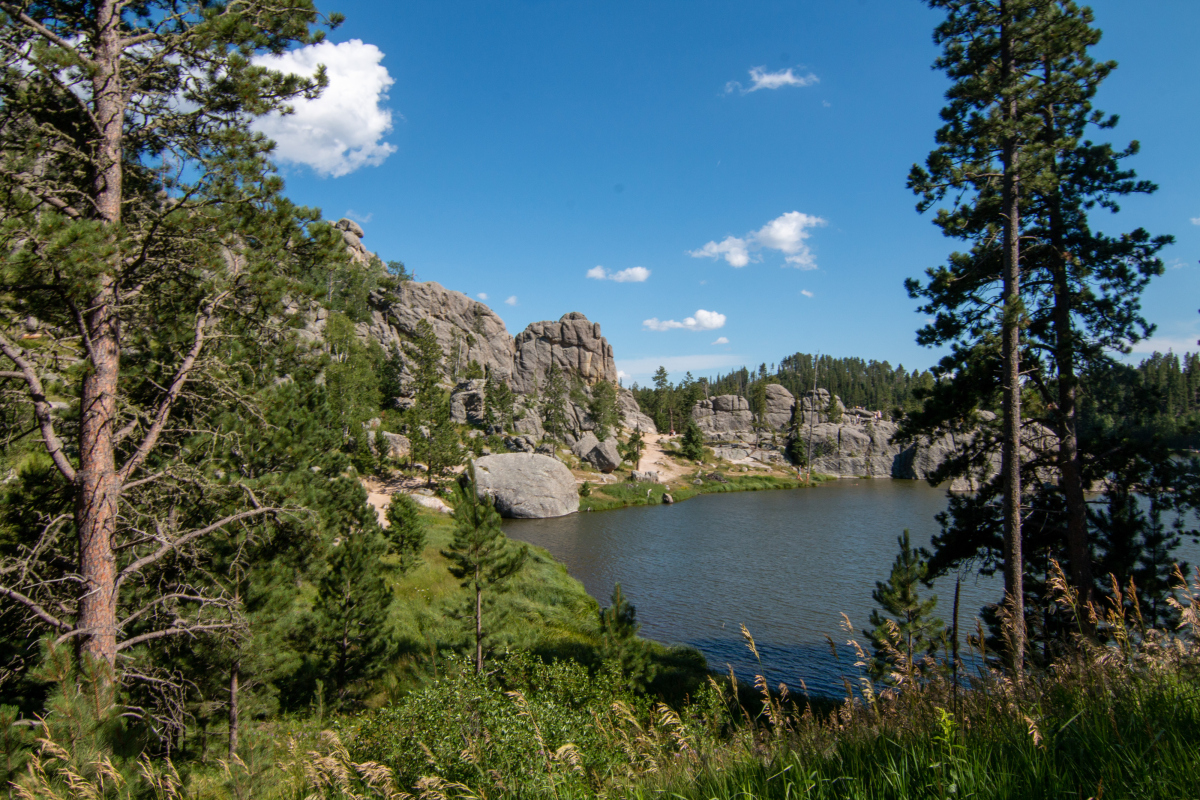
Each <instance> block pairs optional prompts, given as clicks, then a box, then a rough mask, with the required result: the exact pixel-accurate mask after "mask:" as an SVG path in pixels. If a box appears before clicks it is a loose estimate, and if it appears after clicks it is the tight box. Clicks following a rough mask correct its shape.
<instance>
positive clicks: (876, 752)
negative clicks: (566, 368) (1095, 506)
mask: <svg viewBox="0 0 1200 800" xmlns="http://www.w3.org/2000/svg"><path fill="white" fill-rule="evenodd" d="M1176 577H1177V579H1178V586H1177V589H1176V597H1175V599H1173V600H1172V604H1173V605H1174V607H1175V609H1176V611H1177V613H1178V617H1179V620H1180V624H1179V627H1178V629H1176V630H1172V631H1165V630H1156V629H1153V628H1148V627H1147V626H1145V624H1144V622H1143V620H1142V619H1141V616H1140V614H1139V611H1138V603H1137V596H1136V591H1135V590H1134V589H1133V587H1114V589H1115V590H1116V591H1114V592H1113V595H1114V597H1113V599H1112V601H1111V602H1110V603H1109V604H1108V605H1107V606H1106V607H1104V608H1097V607H1094V606H1090V605H1081V604H1080V603H1079V602H1078V599H1077V598H1076V597H1075V595H1074V594H1073V593H1072V592H1071V590H1070V589H1069V588H1068V586H1067V582H1066V579H1065V577H1064V576H1063V575H1062V572H1061V570H1058V571H1057V573H1056V575H1055V577H1054V579H1053V581H1052V585H1053V589H1054V591H1055V592H1056V594H1057V600H1056V613H1061V614H1064V615H1068V618H1069V619H1073V620H1074V621H1075V624H1076V627H1077V630H1078V634H1077V635H1076V636H1075V637H1074V639H1073V640H1072V641H1070V642H1069V643H1067V645H1066V646H1065V647H1064V650H1063V655H1062V656H1061V657H1060V659H1059V660H1058V661H1057V662H1056V663H1055V664H1054V665H1053V667H1051V668H1049V669H1047V670H1045V671H1042V672H1036V673H1024V674H1022V675H1020V676H1019V677H1015V678H1014V677H1013V676H1010V675H1007V674H1005V673H1003V672H1000V671H998V670H994V669H990V668H988V667H987V666H986V664H987V660H986V657H985V654H982V653H981V654H980V655H979V658H977V659H975V660H974V663H976V664H979V665H982V666H979V667H977V668H976V671H975V673H974V674H973V675H970V676H969V677H965V678H962V679H961V680H959V681H958V682H956V681H955V680H953V679H952V677H951V676H952V675H954V671H953V670H952V669H950V667H951V666H952V665H950V664H947V663H946V662H945V660H942V661H940V662H939V661H936V660H934V659H926V660H924V661H923V662H921V663H916V664H914V663H908V662H906V661H905V659H904V656H903V654H902V652H901V651H900V648H899V647H893V650H892V652H890V653H889V657H890V659H891V661H892V662H893V665H894V670H893V671H892V673H891V674H890V675H889V676H888V682H887V684H886V685H885V686H880V685H877V684H873V683H871V682H870V681H869V680H867V679H866V678H865V677H864V676H865V674H866V673H865V667H866V664H867V659H868V655H867V653H866V652H865V651H863V649H862V647H861V646H860V645H859V644H858V642H857V641H856V640H854V639H853V632H854V629H853V628H852V626H850V625H849V623H848V621H847V625H846V629H847V633H848V634H849V635H850V636H851V644H852V645H853V646H854V647H856V648H858V654H859V660H858V664H857V667H858V668H859V670H860V672H859V673H858V674H854V675H848V676H846V678H845V682H846V687H847V688H846V695H845V697H844V698H843V699H842V700H841V701H840V702H836V701H835V702H833V703H830V702H821V701H818V700H816V699H810V698H808V697H807V696H804V693H803V687H801V690H802V691H801V693H800V695H799V696H797V695H794V694H792V693H790V692H789V690H788V688H787V687H784V686H782V685H781V686H779V687H770V686H768V685H767V682H766V680H765V679H764V678H763V677H762V676H757V677H756V679H755V681H754V682H753V687H747V686H739V685H738V682H737V680H736V678H735V677H734V676H732V675H730V676H729V678H728V679H727V680H724V681H719V680H717V679H716V678H715V677H714V678H711V679H710V680H709V682H708V684H707V688H704V689H703V690H701V691H698V692H696V693H694V694H693V695H692V698H691V702H688V703H684V704H681V705H680V706H678V707H677V708H672V707H668V706H667V705H665V704H663V703H661V702H657V701H655V700H653V699H651V698H650V697H647V696H645V695H634V694H631V693H630V692H629V691H628V690H627V688H625V686H624V685H623V683H622V679H621V676H620V674H619V673H617V672H615V671H613V669H612V667H611V666H610V667H609V668H608V669H601V670H600V671H598V672H597V671H588V670H587V669H585V668H584V667H582V666H580V665H578V664H573V663H570V662H565V661H558V662H544V661H542V660H540V659H537V658H532V657H530V656H527V655H518V656H516V657H513V658H511V659H509V660H508V661H506V662H502V663H501V664H498V665H497V670H496V672H494V673H493V674H490V675H475V674H474V673H473V672H472V671H471V670H469V669H456V668H454V666H453V664H452V663H448V664H447V670H446V673H447V674H443V676H442V678H441V679H440V680H438V681H436V682H434V683H432V684H430V685H428V686H426V687H424V688H423V689H420V690H418V691H415V692H411V693H409V694H408V695H406V696H405V697H403V698H401V699H399V700H398V701H397V702H394V703H392V704H390V705H389V706H388V707H385V708H382V709H379V710H377V711H374V712H371V713H370V714H368V715H365V716H362V717H357V718H343V719H341V720H339V721H338V722H337V724H336V725H335V729H336V730H335V731H332V732H325V733H323V734H321V735H320V736H319V737H318V736H316V735H315V732H314V733H310V735H309V736H308V738H307V739H306V740H304V741H303V743H298V742H297V741H289V740H288V739H287V737H284V736H277V737H276V744H277V747H276V749H275V751H274V757H275V760H276V764H275V765H274V766H271V767H269V769H265V768H263V767H262V766H261V759H260V761H259V762H258V763H259V766H253V765H248V764H245V763H243V762H240V761H235V762H234V763H223V764H222V765H221V770H222V771H221V772H217V773H214V772H213V771H212V770H211V769H210V770H209V771H208V772H203V771H199V770H193V771H189V770H185V769H182V768H181V769H180V770H179V771H178V772H176V770H175V768H174V767H173V766H172V765H171V764H170V763H169V762H165V763H160V764H151V763H150V762H149V761H147V760H145V759H144V758H142V759H138V760H137V761H131V762H129V763H127V764H124V765H114V764H113V763H112V762H111V761H109V760H108V756H103V757H101V758H99V759H97V760H96V762H95V763H94V764H91V763H89V764H87V765H84V766H83V767H80V766H76V765H77V764H78V763H79V759H78V757H77V754H76V755H72V754H71V753H69V752H67V751H66V749H65V746H64V743H60V742H57V741H55V740H53V739H52V738H51V737H50V735H49V734H48V733H46V734H45V735H43V737H42V742H41V744H40V746H39V747H38V749H37V751H36V754H35V755H34V757H33V758H32V759H31V761H30V764H29V765H28V771H27V774H26V776H25V777H24V778H23V779H22V780H20V781H19V782H18V786H19V787H20V788H19V789H17V790H16V793H17V796H19V797H22V798H25V799H26V800H32V798H41V797H57V798H63V800H67V799H68V798H71V799H72V800H73V799H74V798H84V797H86V798H93V799H94V800H99V798H107V797H158V798H163V799H164V800H166V799H167V798H170V799H171V800H176V798H178V800H183V798H202V797H204V798H208V797H211V798H214V800H216V799H217V798H227V797H228V798H232V797H237V798H242V797H246V798H249V797H262V798H278V799H279V800H283V799H284V798H291V799H293V800H301V798H304V800H317V798H328V799H330V800H332V799H333V798H338V800H348V799H350V798H353V800H367V798H381V799H382V800H407V798H421V800H449V799H450V798H499V797H512V798H523V797H543V798H544V797H552V798H555V800H566V798H577V797H578V798H584V797H588V798H645V800H650V798H664V799H665V798H680V799H687V798H694V799H695V800H708V799H709V798H740V799H743V800H752V799H753V798H781V800H791V798H897V799H899V798H966V797H972V798H1096V800H1099V798H1196V797H1200V768H1198V767H1200V605H1198V600H1200V570H1197V572H1196V575H1195V579H1194V581H1193V583H1192V584H1191V585H1188V583H1187V582H1186V581H1185V580H1184V579H1183V575H1182V574H1179V573H1178V572H1177V575H1176ZM744 633H745V636H746V640H747V646H748V647H749V648H750V649H751V652H752V653H754V654H755V655H757V646H756V644H755V642H754V640H753V638H752V637H751V636H750V635H749V632H748V631H744ZM895 633H896V636H897V639H896V641H895V642H894V643H893V644H894V645H898V631H896V632H895ZM980 633H982V632H980ZM981 638H982V637H981V636H977V637H975V640H974V645H975V646H976V647H979V646H980V644H981ZM957 666H958V672H959V674H961V673H962V672H963V671H964V670H963V664H962V663H959V664H958V665H957ZM747 692H751V693H752V696H753V698H754V702H749V698H748V696H747ZM46 730H47V731H49V730H51V728H50V727H47V729H46ZM285 742H286V744H284V743H285ZM89 761H90V759H89ZM85 775H87V776H91V778H92V781H91V783H89V782H88V780H87V779H86V778H84V777H83V776H85ZM97 781H98V783H97Z"/></svg>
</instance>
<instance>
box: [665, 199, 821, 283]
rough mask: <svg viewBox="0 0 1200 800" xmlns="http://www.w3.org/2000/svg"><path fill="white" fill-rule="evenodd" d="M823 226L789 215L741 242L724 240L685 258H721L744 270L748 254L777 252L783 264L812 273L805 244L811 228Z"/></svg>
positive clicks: (808, 218)
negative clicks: (757, 251) (758, 251)
mask: <svg viewBox="0 0 1200 800" xmlns="http://www.w3.org/2000/svg"><path fill="white" fill-rule="evenodd" d="M826 224H827V223H826V221H825V220H824V219H823V218H821V217H816V216H813V215H812V214H804V213H802V212H800V211H789V212H787V213H786V214H782V215H780V216H778V217H776V218H775V219H773V220H771V221H770V222H768V223H767V224H766V225H763V226H762V227H761V228H759V229H758V230H756V231H751V232H750V233H748V234H746V235H745V237H743V238H738V237H736V236H726V237H725V239H724V241H721V242H715V241H713V242H709V243H708V244H706V245H704V247H701V248H700V249H699V250H689V251H688V255H690V256H691V257H692V258H717V257H724V259H725V260H726V261H728V262H729V264H730V266H733V267H744V266H746V265H747V264H749V263H750V259H751V251H752V250H758V249H766V250H778V251H779V252H781V253H783V254H784V260H785V261H787V263H789V264H791V265H792V266H794V267H796V268H797V269H816V268H817V261H816V257H815V256H813V254H812V251H811V250H810V249H809V247H808V241H807V240H808V238H809V237H810V236H812V229H813V228H819V227H821V226H823V225H826ZM755 260H757V257H755Z"/></svg>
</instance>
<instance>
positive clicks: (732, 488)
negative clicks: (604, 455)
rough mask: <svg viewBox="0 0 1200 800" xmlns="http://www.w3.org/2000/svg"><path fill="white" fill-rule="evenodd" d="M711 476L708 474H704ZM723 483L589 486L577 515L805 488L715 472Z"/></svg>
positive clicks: (772, 478)
mask: <svg viewBox="0 0 1200 800" xmlns="http://www.w3.org/2000/svg"><path fill="white" fill-rule="evenodd" d="M705 474H706V475H707V474H711V473H705ZM717 474H719V475H721V477H722V478H723V479H724V481H719V480H711V479H707V478H702V479H701V480H703V481H704V482H703V483H702V484H700V485H698V486H697V485H695V484H693V483H692V482H691V480H692V479H690V478H689V479H687V480H684V481H680V482H677V483H675V484H661V483H644V482H636V483H635V482H631V481H622V482H619V483H599V484H590V485H589V487H588V491H589V494H588V496H586V497H580V498H579V510H580V511H610V510H612V509H616V508H628V507H630V506H653V505H661V504H662V502H663V495H664V494H670V495H671V498H672V499H673V500H674V501H675V502H677V503H678V502H682V501H684V500H687V499H689V498H692V497H695V496H696V495H700V494H718V493H721V492H760V491H766V490H770V489H797V488H801V487H804V486H805V484H804V483H803V482H802V481H797V480H796V479H795V478H794V477H791V476H783V475H743V474H738V473H726V472H723V471H718V472H717ZM826 479H827V478H825V476H817V475H814V476H813V483H814V484H818V483H821V482H822V481H824V480H826Z"/></svg>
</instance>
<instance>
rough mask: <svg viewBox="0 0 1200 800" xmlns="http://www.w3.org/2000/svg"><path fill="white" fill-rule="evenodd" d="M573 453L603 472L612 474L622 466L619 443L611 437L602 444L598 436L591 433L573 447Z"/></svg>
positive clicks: (584, 435)
mask: <svg viewBox="0 0 1200 800" xmlns="http://www.w3.org/2000/svg"><path fill="white" fill-rule="evenodd" d="M571 452H572V453H574V454H575V456H576V457H577V458H579V459H581V460H583V461H586V462H587V463H589V464H591V465H592V466H593V467H595V468H596V469H598V470H600V471H601V472H605V473H607V472H612V471H613V470H614V469H616V468H617V467H619V466H621V456H620V454H619V453H618V452H617V443H616V441H615V440H614V439H613V438H612V437H611V436H610V437H609V438H607V439H605V440H604V441H603V442H602V441H600V440H599V439H597V438H596V434H594V433H591V432H590V431H589V432H587V433H585V434H583V436H582V437H580V439H579V441H577V442H575V444H574V445H572V447H571Z"/></svg>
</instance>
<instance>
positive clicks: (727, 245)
mask: <svg viewBox="0 0 1200 800" xmlns="http://www.w3.org/2000/svg"><path fill="white" fill-rule="evenodd" d="M688 255H689V256H691V257H692V258H717V257H718V256H724V258H725V260H726V261H728V262H729V265H730V266H731V267H744V266H746V265H747V264H749V263H750V249H749V245H748V243H747V242H746V240H745V239H739V238H737V237H736V236H726V237H725V240H724V241H722V242H719V243H718V242H709V243H708V244H706V245H704V247H701V248H700V249H699V250H689V251H688Z"/></svg>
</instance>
